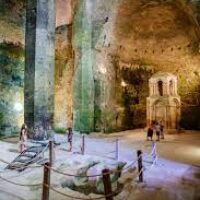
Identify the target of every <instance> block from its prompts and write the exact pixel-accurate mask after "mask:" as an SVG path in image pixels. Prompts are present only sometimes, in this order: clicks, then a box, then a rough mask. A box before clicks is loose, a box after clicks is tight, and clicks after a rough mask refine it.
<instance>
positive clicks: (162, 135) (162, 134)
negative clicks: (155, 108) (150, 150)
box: [160, 121, 165, 140]
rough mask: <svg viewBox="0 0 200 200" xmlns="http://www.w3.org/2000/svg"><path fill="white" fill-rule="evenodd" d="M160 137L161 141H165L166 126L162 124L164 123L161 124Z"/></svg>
mask: <svg viewBox="0 0 200 200" xmlns="http://www.w3.org/2000/svg"><path fill="white" fill-rule="evenodd" d="M160 135H161V139H163V140H164V139H165V137H164V125H163V123H162V121H161V122H160Z"/></svg>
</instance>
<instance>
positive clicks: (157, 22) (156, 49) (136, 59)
mask: <svg viewBox="0 0 200 200" xmlns="http://www.w3.org/2000/svg"><path fill="white" fill-rule="evenodd" d="M84 2H88V3H90V4H91V7H92V10H93V12H92V16H91V19H90V20H91V22H90V23H91V24H92V45H91V49H92V52H93V56H92V57H88V60H92V62H93V73H94V83H95V94H94V96H95V100H94V104H95V107H94V108H95V109H94V113H95V116H94V117H95V123H94V127H95V128H96V129H100V130H102V129H107V130H106V131H109V130H114V129H116V128H117V129H118V130H119V129H127V128H135V127H143V126H145V124H146V115H145V113H146V97H147V96H148V79H149V77H150V76H151V75H152V74H153V73H155V72H157V71H166V72H171V73H173V74H175V75H176V76H178V83H179V84H178V87H179V90H178V92H179V94H180V95H181V97H182V101H183V107H182V112H183V115H182V124H183V125H184V126H185V125H186V127H187V126H188V127H187V128H189V127H191V128H192V127H193V128H199V115H198V112H194V107H195V109H197V110H198V109H199V107H198V106H199V95H198V94H196V95H194V96H195V97H194V96H192V95H188V93H190V92H197V93H198V92H199V77H200V68H199V37H200V34H199V33H200V31H199V24H198V23H199V21H198V20H199V18H198V10H199V2H198V1H196V2H195V3H194V2H193V1H185V0H176V1H162V0H151V1H149V0H148V1H147V0H143V1H137V0H115V1H103V0H101V1H99V0H94V1H89V0H85V1H84ZM80 13H81V11H77V15H80ZM75 26H79V24H77V25H76V24H75ZM85 28H87V27H85ZM77 31H78V32H82V31H83V30H82V29H80V30H77ZM76 34H78V33H77V32H76ZM90 34H91V32H89V35H90ZM86 38H87V37H86ZM89 40H91V39H89ZM83 54H84V52H83ZM83 54H80V55H79V57H81V56H84V55H83ZM85 64H86V65H87V63H85ZM102 68H103V71H106V72H103V73H102ZM123 81H124V82H125V83H126V86H124V87H123V84H122V82H123ZM121 84H122V85H121ZM188 110H190V113H195V117H193V119H186V118H185V111H187V112H188ZM185 121H186V123H185ZM189 121H190V122H189ZM183 122H184V123H183ZM187 123H188V125H187Z"/></svg>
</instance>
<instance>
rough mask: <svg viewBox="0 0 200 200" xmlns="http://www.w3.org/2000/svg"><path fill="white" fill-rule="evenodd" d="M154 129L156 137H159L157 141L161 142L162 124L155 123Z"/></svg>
mask: <svg viewBox="0 0 200 200" xmlns="http://www.w3.org/2000/svg"><path fill="white" fill-rule="evenodd" d="M154 129H155V132H156V136H157V140H156V141H160V124H159V123H158V122H156V123H155V126H154Z"/></svg>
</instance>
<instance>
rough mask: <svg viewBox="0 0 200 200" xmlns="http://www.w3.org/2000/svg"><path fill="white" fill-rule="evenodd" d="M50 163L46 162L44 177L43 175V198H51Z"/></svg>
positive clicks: (44, 199) (46, 199)
mask: <svg viewBox="0 0 200 200" xmlns="http://www.w3.org/2000/svg"><path fill="white" fill-rule="evenodd" d="M49 167H50V164H49V163H45V165H44V177H43V190H42V199H41V200H49V187H50V168H49Z"/></svg>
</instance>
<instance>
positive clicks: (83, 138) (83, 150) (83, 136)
mask: <svg viewBox="0 0 200 200" xmlns="http://www.w3.org/2000/svg"><path fill="white" fill-rule="evenodd" d="M81 153H82V155H84V154H85V135H84V134H83V135H82V148H81Z"/></svg>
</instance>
